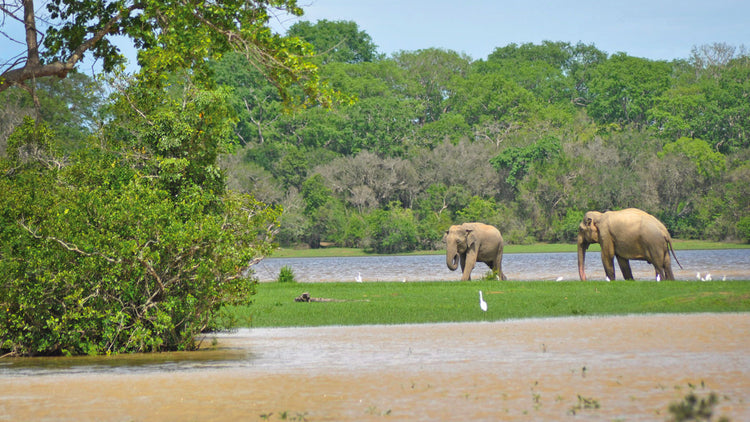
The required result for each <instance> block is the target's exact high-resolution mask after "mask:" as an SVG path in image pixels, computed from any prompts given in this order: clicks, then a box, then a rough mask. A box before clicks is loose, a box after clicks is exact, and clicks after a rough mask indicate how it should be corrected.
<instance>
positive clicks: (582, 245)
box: [578, 234, 589, 281]
mask: <svg viewBox="0 0 750 422" xmlns="http://www.w3.org/2000/svg"><path fill="white" fill-rule="evenodd" d="M588 248H589V242H587V241H586V240H585V239H584V238H583V235H581V234H579V235H578V276H579V277H580V278H581V281H586V270H585V264H586V250H588Z"/></svg>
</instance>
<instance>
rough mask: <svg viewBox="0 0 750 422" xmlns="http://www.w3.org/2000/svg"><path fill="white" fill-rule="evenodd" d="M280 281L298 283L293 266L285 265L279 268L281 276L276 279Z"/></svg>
mask: <svg viewBox="0 0 750 422" xmlns="http://www.w3.org/2000/svg"><path fill="white" fill-rule="evenodd" d="M276 281H278V282H279V283H296V282H297V280H296V279H295V277H294V271H293V270H292V267H290V266H288V265H284V266H283V267H281V269H280V270H279V278H277V279H276Z"/></svg>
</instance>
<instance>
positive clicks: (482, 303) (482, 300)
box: [479, 290, 487, 312]
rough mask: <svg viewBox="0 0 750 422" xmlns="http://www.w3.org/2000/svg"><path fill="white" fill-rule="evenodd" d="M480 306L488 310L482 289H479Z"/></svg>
mask: <svg viewBox="0 0 750 422" xmlns="http://www.w3.org/2000/svg"><path fill="white" fill-rule="evenodd" d="M479 307H480V308H481V309H482V310H483V311H485V312H487V302H485V301H484V298H483V297H482V291H481V290H480V291H479Z"/></svg>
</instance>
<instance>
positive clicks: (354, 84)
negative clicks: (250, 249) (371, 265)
mask: <svg viewBox="0 0 750 422" xmlns="http://www.w3.org/2000/svg"><path fill="white" fill-rule="evenodd" d="M329 24H330V23H328V24H326V25H321V26H320V28H318V27H317V25H315V24H305V25H302V26H301V27H302V28H304V30H305V31H310V33H311V34H313V33H318V32H320V33H322V34H327V36H329V37H333V38H335V37H337V36H338V35H334V34H336V33H338V32H337V30H335V29H334V27H333V26H331V25H329ZM342 27H347V28H349V29H356V28H355V27H354V26H352V27H350V26H349V25H343V26H342ZM357 31H358V29H357ZM316 36H317V35H316ZM333 38H331V39H333ZM713 48H716V47H715V46H708V47H706V48H705V49H704V50H701V51H702V53H701V56H700V57H702V55H709V54H712V49H713ZM743 51H744V50H742V51H740V52H739V54H735V53H734V52H732V53H731V54H729V53H727V54H726V55H724V56H722V57H725V59H724V60H708V59H706V60H702V61H701V60H699V58H700V57H699V56H698V55H696V56H695V57H693V58H690V59H689V60H675V61H673V62H663V61H657V62H654V61H650V60H647V59H641V58H635V57H630V56H628V55H626V54H624V53H618V54H615V55H612V56H608V55H607V54H606V53H604V52H602V51H600V50H598V49H596V48H595V47H594V46H593V45H585V44H581V43H579V44H575V45H572V44H568V43H564V42H549V41H545V42H542V43H541V44H537V45H534V44H522V45H516V44H510V45H507V46H505V47H498V48H497V49H496V50H495V51H494V52H493V53H492V54H490V55H489V56H488V57H487V59H486V60H477V61H472V60H471V59H470V58H468V57H466V56H464V55H461V54H458V53H456V52H452V51H445V50H440V49H434V48H428V49H424V50H418V51H403V52H399V53H396V54H394V55H393V56H392V57H378V58H376V59H373V60H372V61H358V62H349V63H345V62H342V61H330V62H327V64H325V65H322V67H321V75H323V76H324V78H325V79H326V81H327V82H328V83H329V84H330V86H332V87H334V88H335V89H337V90H342V91H345V92H349V93H351V94H353V95H355V96H356V97H357V98H358V101H357V102H356V103H355V104H353V105H350V106H346V107H340V108H337V109H335V110H332V111H323V110H321V109H309V110H303V111H301V112H300V113H297V114H295V115H284V114H279V113H275V114H273V113H271V114H268V113H267V111H270V110H275V109H281V102H280V99H278V98H276V99H274V97H273V96H268V95H266V96H264V97H262V98H261V97H260V95H259V94H258V93H260V92H265V91H264V89H265V88H262V86H261V85H256V88H255V89H257V91H256V93H255V94H253V95H251V96H247V95H245V94H242V95H243V97H242V100H241V101H237V103H238V104H241V107H237V110H239V112H238V116H239V122H238V128H243V127H247V128H252V131H251V132H252V133H250V134H247V133H248V132H247V131H246V130H245V129H242V131H240V130H238V135H239V136H241V138H240V139H241V141H240V142H242V140H244V139H252V140H253V141H252V142H249V143H247V144H246V146H245V149H244V154H245V155H244V157H245V159H246V160H247V161H250V162H252V163H254V165H256V166H260V167H264V168H266V169H267V170H268V171H269V172H270V173H271V174H272V180H273V183H276V184H278V183H286V184H287V186H295V187H297V188H298V190H299V191H300V192H301V191H302V187H303V186H304V185H305V183H306V182H305V181H306V180H308V179H311V178H314V179H315V180H314V181H311V183H310V184H308V185H307V187H308V190H307V191H306V193H305V196H306V197H307V198H311V199H312V198H314V197H315V196H316V195H315V194H313V193H312V191H311V189H312V190H320V193H321V198H319V199H315V200H314V201H315V202H316V203H319V202H320V201H321V200H322V199H324V198H325V200H326V201H327V202H326V204H329V205H327V206H326V207H325V208H324V209H323V208H318V210H320V211H315V212H310V211H311V210H309V209H308V210H307V211H306V212H305V213H303V214H299V215H294V213H295V212H296V211H294V210H296V209H297V208H294V209H291V208H289V207H287V208H286V209H287V213H289V215H288V217H287V218H286V220H285V221H286V222H285V223H284V224H283V225H282V233H289V234H290V236H286V235H284V236H283V238H281V239H280V240H281V241H282V244H285V245H291V244H294V243H310V240H314V239H316V238H320V239H321V240H322V241H327V242H334V243H336V244H338V245H369V247H371V248H375V247H376V243H377V242H379V241H382V240H383V239H386V238H387V236H380V237H377V236H376V237H373V236H372V232H369V233H370V234H369V235H368V234H367V231H366V230H363V229H362V226H363V225H362V224H361V222H362V221H363V220H365V219H374V220H377V218H376V217H371V214H373V213H375V212H376V211H377V210H381V211H387V210H388V209H389V208H388V207H389V204H390V203H391V202H393V201H399V202H400V203H401V204H402V205H401V206H402V207H403V208H406V209H410V210H412V212H413V218H414V219H415V221H414V225H415V226H416V227H417V244H418V247H421V248H425V247H427V248H429V247H435V246H439V241H438V240H437V233H440V232H441V231H442V230H444V228H445V227H446V226H448V225H450V224H451V223H453V222H460V221H463V220H466V219H477V220H482V221H484V222H487V223H490V224H493V225H496V226H498V228H500V229H501V231H502V232H503V234H504V235H505V238H506V240H507V241H508V242H511V243H529V242H533V241H570V240H571V239H572V238H573V236H574V234H575V232H576V230H577V223H576V221H575V219H576V218H577V217H578V216H580V215H581V213H583V212H585V211H587V210H590V209H596V210H606V209H618V208H625V207H638V208H641V209H644V210H646V211H647V212H650V213H652V214H654V215H657V216H659V218H661V219H662V220H663V221H664V222H665V223H666V224H667V226H668V227H669V229H670V230H671V232H672V233H673V235H676V236H678V237H681V238H704V239H714V240H727V239H728V240H731V239H740V238H742V236H741V234H740V231H739V228H738V225H737V223H738V222H739V221H740V219H741V218H743V217H745V216H748V215H750V208H749V207H750V203H748V201H747V200H746V199H744V198H745V196H746V195H744V193H746V192H747V189H746V187H745V186H747V185H748V184H750V172H748V169H747V168H746V165H745V164H744V163H746V162H747V154H748V153H747V151H748V150H747V148H746V147H744V146H743V145H746V144H743V142H744V140H746V139H747V137H748V135H749V133H748V131H747V130H745V129H743V128H744V127H745V122H744V120H745V119H744V118H743V117H742V114H741V113H740V114H732V117H729V116H728V115H727V114H726V113H725V111H726V110H725V109H720V108H719V104H722V106H721V107H729V108H731V109H732V110H739V109H741V108H742V106H741V104H742V101H741V99H742V98H745V94H744V93H745V92H746V90H745V89H744V88H743V87H745V85H746V80H747V79H746V78H745V76H744V75H745V73H744V72H745V70H746V69H748V68H750V66H749V65H748V61H747V55H746V54H745V53H744V52H743ZM709 62H710V63H713V64H711V65H706V64H705V63H709ZM219 63H221V62H219ZM701 63H703V64H701ZM234 73H237V74H239V73H238V72H234ZM730 75H731V76H730ZM730 79H731V80H730ZM228 80H231V78H230V79H228ZM248 81H250V79H247V80H245V79H243V80H242V82H241V83H240V84H239V85H238V84H234V85H232V84H231V83H230V85H231V86H233V87H238V88H235V89H237V92H239V91H242V92H247V91H248V89H247V86H246V83H248ZM256 100H257V101H256ZM252 101H255V102H252ZM725 105H726V106H725ZM261 110H262V111H263V113H264V115H265V116H267V118H261V114H260V111H261ZM250 111H252V113H250ZM248 113H249V114H248ZM243 116H248V117H247V118H245V117H243ZM728 119H729V120H728ZM261 134H262V136H261ZM323 151H325V152H323ZM282 163H283V164H282ZM229 172H230V174H231V173H233V171H232V169H229ZM317 175H320V176H321V177H322V180H321V179H318V176H317ZM270 183H271V182H268V183H264V184H259V187H260V186H264V185H268V184H270ZM276 201H277V202H282V201H278V199H277V200H276ZM334 204H335V206H334ZM348 222H357V223H356V224H357V225H356V226H352V225H351V224H349V223H348ZM287 224H296V227H287ZM291 234H293V235H291ZM373 242H375V243H373ZM310 244H312V245H314V244H315V242H312V243H310ZM383 249H384V250H385V249H388V248H383Z"/></svg>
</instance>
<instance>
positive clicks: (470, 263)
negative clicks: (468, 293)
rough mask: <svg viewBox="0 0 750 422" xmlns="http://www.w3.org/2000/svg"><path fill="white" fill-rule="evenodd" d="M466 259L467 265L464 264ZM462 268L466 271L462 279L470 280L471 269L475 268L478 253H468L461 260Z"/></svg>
mask: <svg viewBox="0 0 750 422" xmlns="http://www.w3.org/2000/svg"><path fill="white" fill-rule="evenodd" d="M464 261H465V265H463V264H464ZM461 263H462V265H461V269H462V270H463V271H464V274H463V276H462V277H461V281H469V280H471V271H472V270H473V269H474V265H476V263H477V257H476V255H472V254H467V255H466V258H464V259H462V260H461Z"/></svg>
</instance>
